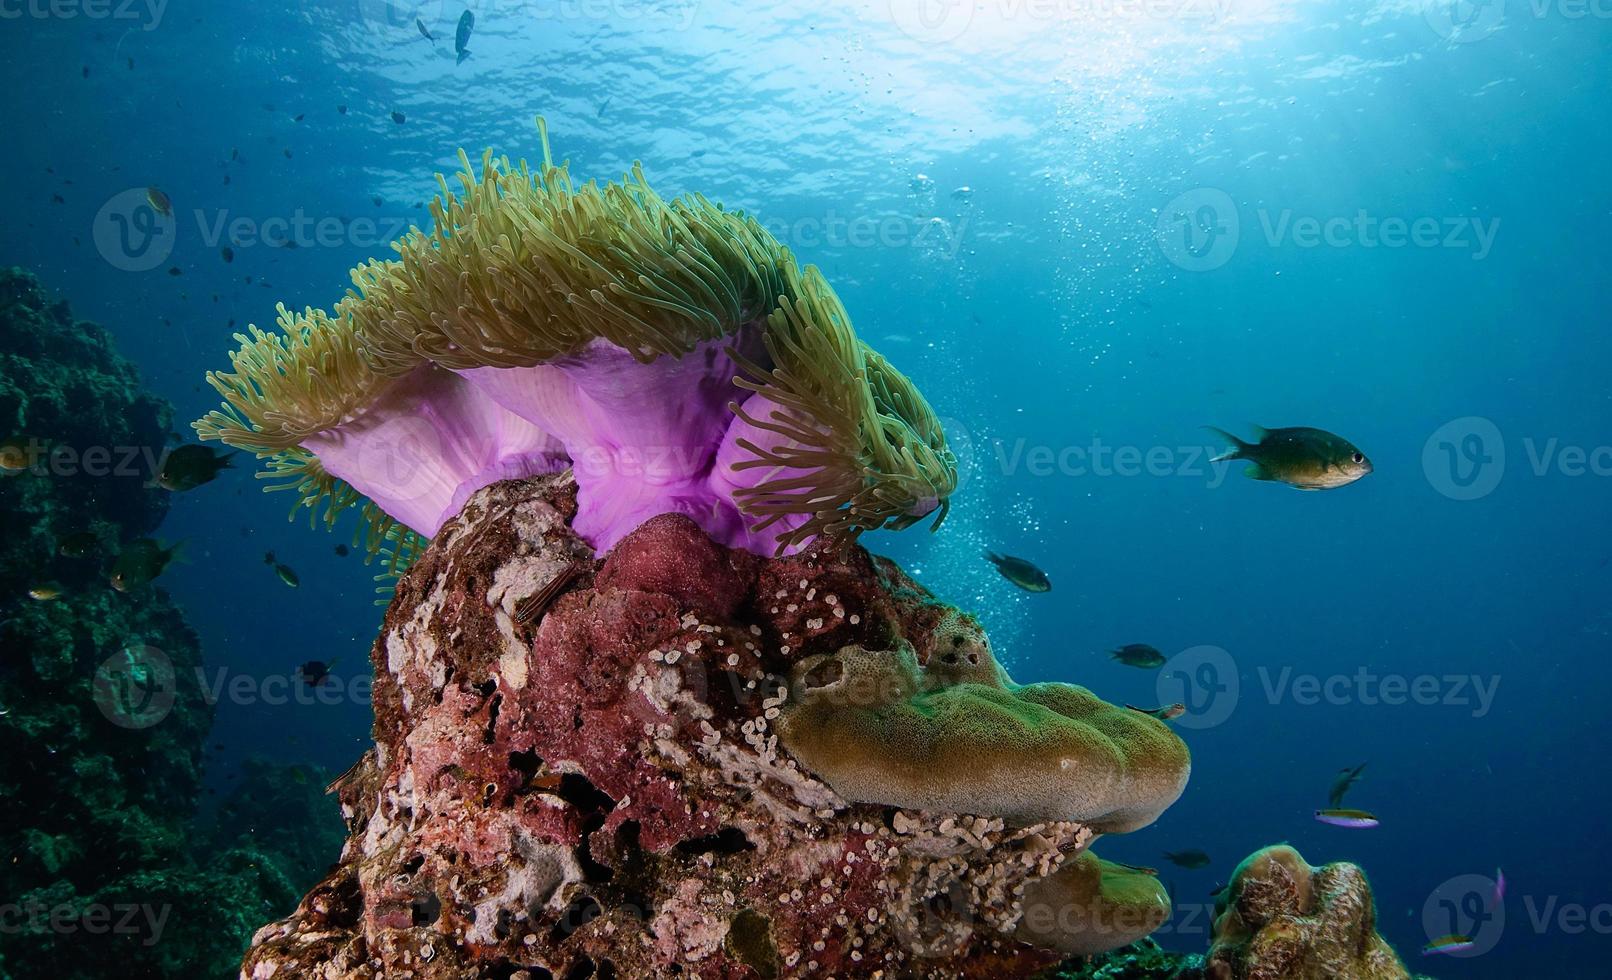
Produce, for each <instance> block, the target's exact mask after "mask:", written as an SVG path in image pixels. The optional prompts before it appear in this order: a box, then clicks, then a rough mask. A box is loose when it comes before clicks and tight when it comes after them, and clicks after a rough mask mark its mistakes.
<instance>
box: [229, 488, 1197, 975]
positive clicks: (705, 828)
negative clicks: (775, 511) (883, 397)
mask: <svg viewBox="0 0 1612 980" xmlns="http://www.w3.org/2000/svg"><path fill="white" fill-rule="evenodd" d="M574 508H575V503H574V484H572V483H571V482H570V481H569V478H568V477H564V476H559V477H543V478H537V479H533V480H529V481H523V482H508V483H501V484H496V485H494V486H492V487H489V488H487V489H485V490H483V491H481V492H480V493H478V494H477V495H475V496H474V497H472V498H471V500H470V501H469V503H468V504H467V505H466V507H465V509H464V510H463V512H462V513H461V514H460V515H459V516H458V517H456V518H454V519H452V520H450V521H449V522H448V523H447V524H446V525H445V526H444V528H443V529H442V531H441V532H440V533H439V534H438V536H437V537H436V538H435V539H434V540H433V542H432V544H431V546H430V548H429V549H428V550H427V551H426V553H425V554H424V555H423V557H422V558H421V559H420V561H419V562H418V563H417V564H416V565H415V566H414V567H413V568H412V569H411V570H410V571H409V572H408V573H407V574H406V575H405V576H404V578H403V579H402V581H401V582H400V583H399V587H398V591H397V596H396V598H395V599H394V601H393V602H392V604H391V607H390V609H389V610H388V612H387V615H386V620H385V624H384V626H383V628H382V632H381V636H380V638H379V640H378V641H377V643H376V646H375V649H374V653H373V659H374V666H375V674H376V678H377V680H376V686H375V698H374V704H375V713H376V720H375V742H376V746H375V748H374V749H373V750H372V751H371V752H370V753H369V754H367V755H366V756H365V757H364V758H363V759H362V760H361V761H360V763H359V764H358V765H357V766H356V767H355V768H354V770H353V771H352V772H351V773H350V774H349V775H348V776H346V777H344V778H343V779H342V780H340V781H339V784H340V789H339V792H340V796H341V800H342V804H343V812H344V814H345V815H346V817H347V820H348V825H349V828H350V836H349V838H348V841H347V845H346V849H345V850H344V852H343V856H342V862H341V864H340V866H339V867H338V868H337V869H336V870H335V871H333V872H332V873H331V874H330V876H329V877H327V878H326V879H325V880H324V881H323V882H322V883H321V884H320V885H318V886H317V887H316V888H315V889H314V890H313V891H312V892H310V893H309V894H308V895H307V896H306V897H305V898H304V899H303V901H302V903H301V905H300V906H299V907H298V908H297V911H296V913H295V914H294V915H292V916H291V917H289V918H287V919H285V920H283V921H280V922H276V923H273V924H271V925H269V926H267V927H265V928H264V929H263V930H262V931H261V932H259V933H258V935H257V937H256V938H255V940H254V944H253V948H252V949H251V950H250V951H249V952H248V954H247V957H246V962H245V964H244V966H243V971H242V972H243V975H244V976H246V977H250V978H269V977H286V976H295V977H322V978H328V980H334V978H372V977H388V978H466V980H468V978H500V980H504V978H522V980H539V978H542V980H547V978H567V980H581V978H586V977H601V978H609V977H618V978H624V980H627V978H655V980H660V978H665V977H676V976H683V977H698V978H711V980H716V978H732V980H738V978H771V977H796V976H800V977H807V976H821V977H842V978H850V977H945V978H947V980H955V978H959V977H976V978H986V977H990V978H1012V977H1029V976H1033V975H1035V974H1037V973H1039V972H1041V971H1043V970H1046V969H1048V968H1050V967H1052V966H1054V965H1056V963H1057V962H1058V960H1059V959H1060V956H1059V954H1058V953H1056V952H1053V951H1051V950H1049V949H1047V948H1045V947H1043V946H1038V945H1032V944H1031V943H1028V942H1025V941H1023V940H1022V937H1018V936H1016V933H1017V932H1018V930H1019V929H1020V925H1021V920H1022V919H1023V917H1024V914H1025V912H1026V905H1027V904H1028V900H1027V899H1026V898H1025V896H1026V889H1027V886H1029V885H1030V884H1032V883H1035V882H1043V881H1051V880H1054V879H1056V878H1057V877H1058V876H1059V874H1060V872H1061V871H1062V870H1063V869H1065V868H1066V867H1074V866H1075V865H1076V864H1077V863H1079V862H1077V859H1079V858H1084V857H1085V856H1086V852H1085V851H1084V848H1085V846H1086V844H1087V843H1088V842H1089V840H1090V839H1091V837H1092V833H1091V830H1090V829H1089V828H1088V827H1086V826H1083V825H1082V824H1079V823H1074V822H1059V821H1040V822H1030V823H1026V824H1023V825H1011V824H1008V823H1005V822H1004V821H1003V820H1002V819H1000V818H988V817H983V816H964V815H958V814H951V813H944V812H923V811H917V810H910V809H900V808H897V807H893V806H880V805H876V804H867V803H853V802H850V801H848V800H846V799H844V798H842V797H841V796H839V795H838V794H836V793H835V791H834V790H833V789H831V788H830V786H829V785H827V784H826V783H824V782H822V781H820V780H819V779H817V778H815V777H814V776H813V775H811V774H809V773H807V772H806V771H804V770H803V769H802V768H801V767H800V766H799V765H797V763H796V762H795V761H794V760H793V759H792V758H791V757H790V755H789V753H788V752H787V751H786V750H785V749H784V748H783V747H782V746H781V745H780V744H779V735H778V733H777V731H776V728H777V726H776V725H775V722H776V721H777V719H778V718H779V716H780V713H781V711H782V710H784V706H785V702H786V701H787V700H788V699H789V694H788V691H787V689H786V686H785V683H784V681H783V678H786V677H789V676H790V674H791V671H792V670H793V669H794V668H795V667H797V666H799V665H801V664H802V663H807V664H810V663H812V662H813V661H812V659H811V658H814V657H820V656H821V655H824V654H832V653H835V652H836V651H841V650H844V649H847V648H856V649H859V650H864V651H881V650H895V649H897V648H899V649H900V650H902V651H908V652H906V653H903V654H902V656H904V657H907V656H909V653H910V658H911V659H912V660H914V661H915V662H916V663H917V664H919V665H921V669H922V670H925V671H930V672H935V671H939V672H946V671H952V672H954V673H959V674H961V675H969V676H973V675H976V674H977V675H979V676H980V677H982V678H983V677H987V676H989V677H991V678H994V677H995V676H996V675H995V674H994V673H992V672H993V671H994V670H995V665H994V660H993V659H992V658H991V656H990V653H989V644H988V642H987V641H986V639H985V636H984V634H983V632H982V631H981V630H980V628H979V626H978V624H977V623H976V622H974V620H973V619H972V618H971V617H968V616H966V615H963V614H961V613H959V612H958V611H957V610H956V609H954V608H953V607H951V606H948V605H945V604H944V603H941V602H938V601H936V600H935V599H934V598H933V597H931V596H930V595H929V594H928V593H927V592H925V591H924V590H923V589H922V588H921V587H920V586H918V585H917V584H916V583H914V582H913V581H912V580H910V579H909V578H907V577H906V576H905V575H904V574H903V573H902V572H901V571H900V570H899V569H898V568H897V567H896V566H895V565H893V564H892V563H889V562H887V561H884V560H882V559H878V558H875V557H873V556H871V555H869V554H868V553H867V552H866V551H865V550H863V549H862V548H861V547H859V546H856V545H841V546H838V547H835V548H831V549H829V550H823V551H812V552H808V553H806V554H803V555H800V556H796V557H789V558H780V559H762V558H758V557H756V556H754V555H751V554H749V553H746V552H742V551H730V550H728V549H726V548H723V547H721V546H719V545H717V544H715V543H714V542H712V541H711V540H710V538H708V537H707V536H706V535H705V534H704V532H702V531H700V530H699V528H698V527H697V526H696V525H695V524H694V523H693V522H692V521H690V520H688V519H687V518H684V517H681V516H678V515H663V516H661V517H656V518H653V519H651V520H650V521H648V522H647V523H645V524H644V525H643V526H641V527H640V528H639V529H638V530H637V531H635V532H633V533H632V534H631V535H629V536H628V537H627V538H625V539H624V540H623V541H622V542H621V543H620V544H619V545H618V546H617V547H616V549H615V550H614V551H613V552H612V553H611V554H610V555H609V556H608V557H607V558H605V559H604V560H598V559H595V557H594V556H593V555H592V553H591V552H590V551H589V549H588V548H587V546H586V545H585V544H584V543H583V542H582V541H581V540H580V539H579V538H577V537H576V536H575V535H574V534H573V533H572V532H571V530H570V527H569V526H568V525H569V521H570V518H571V517H572V516H573V514H574ZM555 582H561V583H564V584H565V586H566V587H565V588H562V589H560V590H559V594H558V595H557V596H552V595H551V593H553V592H554V591H555V590H554V589H553V588H551V587H550V586H551V583H555ZM875 699H876V695H875ZM1133 714H1134V713H1133ZM1138 717H1139V716H1138ZM1148 721H1151V719H1148ZM1118 723H1121V724H1130V722H1129V720H1128V719H1121V721H1120V722H1118ZM990 764H991V760H990V759H989V758H983V757H982V758H979V765H980V766H989V765H990ZM1183 778H1184V776H1183ZM1171 798H1172V799H1173V796H1171ZM1080 866H1081V867H1082V868H1083V869H1085V870H1090V869H1089V868H1086V866H1085V865H1084V864H1081V865H1080ZM1087 877H1089V878H1091V879H1092V881H1091V882H1089V883H1083V882H1084V879H1082V880H1081V881H1076V882H1074V883H1069V884H1065V885H1064V888H1063V891H1064V892H1067V893H1068V894H1071V895H1079V896H1081V900H1082V901H1084V902H1087V903H1089V904H1088V905H1087V906H1086V907H1083V908H1080V909H1077V910H1075V912H1076V916H1075V917H1076V918H1077V919H1080V917H1081V916H1093V917H1094V918H1091V919H1085V920H1082V921H1086V922H1091V921H1098V922H1099V924H1100V925H1101V927H1102V928H1103V929H1104V930H1110V929H1114V928H1115V926H1114V920H1115V919H1116V918H1126V917H1125V916H1115V915H1113V914H1112V912H1113V910H1112V909H1110V908H1109V907H1107V906H1105V905H1104V904H1103V903H1105V902H1107V901H1108V900H1109V897H1110V893H1111V891H1112V889H1110V888H1108V887H1106V883H1105V887H1103V888H1102V889H1099V888H1098V885H1097V883H1096V880H1095V879H1096V877H1097V876H1096V875H1088V876H1087ZM1122 891H1123V892H1124V894H1125V896H1126V899H1127V900H1128V901H1135V900H1137V899H1136V896H1137V895H1138V894H1140V895H1141V896H1142V898H1145V899H1147V900H1148V901H1150V902H1152V903H1153V904H1154V905H1157V903H1159V902H1164V900H1163V898H1162V893H1160V894H1159V896H1158V897H1157V898H1155V897H1154V896H1152V895H1151V894H1150V893H1149V892H1147V891H1146V890H1140V891H1139V890H1137V889H1134V888H1129V889H1122ZM1120 911H1121V912H1128V911H1131V910H1130V909H1129V908H1125V909H1121V910H1120ZM1162 911H1163V912H1164V913H1166V914H1167V912H1168V905H1167V903H1165V904H1164V905H1163V910H1162ZM1130 919H1131V923H1130V924H1131V927H1132V929H1133V930H1134V931H1132V932H1131V933H1130V934H1128V935H1126V934H1122V933H1121V932H1119V931H1112V932H1104V934H1103V938H1104V939H1105V941H1106V945H1105V946H1104V947H1103V948H1109V947H1112V946H1119V945H1123V944H1125V943H1126V942H1129V941H1131V940H1133V939H1135V938H1138V937H1139V936H1140V935H1141V934H1143V933H1145V932H1146V931H1147V929H1149V928H1152V925H1156V922H1157V919H1156V917H1155V913H1154V911H1153V909H1152V908H1151V907H1150V908H1149V909H1148V910H1147V914H1146V915H1145V916H1132V917H1130ZM1147 923H1152V925H1149V924H1147Z"/></svg>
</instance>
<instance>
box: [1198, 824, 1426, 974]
mask: <svg viewBox="0 0 1612 980" xmlns="http://www.w3.org/2000/svg"><path fill="white" fill-rule="evenodd" d="M1205 972H1206V973H1207V975H1208V976H1209V977H1210V978H1211V980H1405V978H1408V977H1409V976H1410V974H1409V973H1408V972H1406V970H1405V966H1404V964H1403V963H1401V962H1400V959H1399V957H1398V956H1397V955H1396V954H1395V953H1394V951H1393V949H1392V948H1391V947H1390V946H1389V945H1388V943H1386V942H1385V941H1384V940H1383V938H1382V937H1381V936H1379V935H1378V934H1377V911H1376V907H1375V906H1374V905H1373V903H1372V899H1371V886H1370V885H1369V884H1368V883H1367V881H1366V875H1365V872H1363V871H1361V870H1360V868H1359V867H1358V866H1356V865H1353V864H1346V863H1343V862H1338V863H1336V864H1328V865H1326V866H1324V867H1320V868H1312V867H1310V866H1309V864H1307V863H1305V861H1304V858H1303V857H1301V856H1300V855H1299V852H1298V851H1296V850H1294V849H1293V848H1291V847H1288V846H1287V845H1285V844H1279V845H1276V846H1274V847H1267V848H1264V849H1262V850H1259V851H1255V852H1254V853H1253V854H1252V855H1250V856H1249V857H1248V858H1247V859H1246V860H1244V861H1243V863H1242V864H1240V865H1238V866H1237V870H1236V871H1235V872H1233V873H1232V878H1231V883H1230V884H1229V885H1228V886H1227V887H1226V891H1225V893H1224V894H1223V895H1222V896H1221V898H1220V900H1219V901H1218V902H1217V903H1216V910H1215V924H1214V942H1213V945H1211V947H1210V949H1209V957H1208V961H1207V964H1206V968H1205Z"/></svg>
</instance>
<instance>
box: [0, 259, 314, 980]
mask: <svg viewBox="0 0 1612 980" xmlns="http://www.w3.org/2000/svg"><path fill="white" fill-rule="evenodd" d="M172 414H173V413H172V407H171V406H170V405H169V404H168V403H167V402H166V401H165V400H163V399H162V398H160V397H158V396H156V395H153V394H152V393H150V392H148V391H146V390H145V389H144V387H143V386H142V384H141V382H140V378H139V375H138V373H137V372H136V371H135V368H134V365H132V364H131V363H130V362H129V361H127V360H126V359H124V358H123V357H122V356H120V355H119V354H118V352H117V351H116V350H115V349H114V346H113V344H112V340H111V337H110V336H109V335H108V334H107V332H106V331H105V330H103V329H101V328H100V327H99V326H97V325H96V324H93V323H90V322H87V321H83V320H76V319H74V317H73V316H72V314H71V312H70V311H69V309H68V306H67V303H66V302H64V301H62V300H59V299H56V298H53V297H51V296H50V295H49V294H48V293H47V292H46V291H45V290H44V289H43V288H42V287H41V286H40V284H39V281H38V280H37V279H35V278H34V277H33V276H32V275H30V274H28V273H27V272H24V271H23V270H21V269H0V439H3V440H4V445H3V446H0V457H3V458H0V514H4V515H5V533H4V535H0V745H3V746H4V751H0V854H3V855H4V856H5V860H4V861H3V862H0V977H5V978H6V980H36V978H37V980H80V978H85V980H88V978H101V977H110V976H119V977H206V978H214V977H222V976H227V975H229V973H231V972H233V967H234V966H235V965H236V964H237V963H238V962H239V959H240V955H241V950H242V949H243V948H244V946H245V944H246V940H247V938H248V937H249V936H250V935H251V933H252V931H253V930H254V929H255V928H256V927H257V926H259V925H261V924H262V921H263V919H264V918H265V917H266V916H268V915H270V914H274V912H276V911H281V910H285V909H289V908H291V907H292V906H293V905H294V903H295V901H296V899H297V896H298V895H300V894H301V893H302V891H303V890H304V889H305V888H306V887H307V885H308V884H309V883H310V882H311V881H313V880H317V878H318V875H319V874H320V873H322V872H323V871H324V870H325V868H326V867H328V862H329V860H330V859H331V858H333V857H335V853H336V852H335V850H334V848H332V849H330V850H328V851H325V849H324V848H323V847H322V845H323V844H324V843H326V842H327V840H328V838H327V837H326V836H325V834H324V833H323V828H324V827H327V826H329V824H331V823H333V822H334V817H333V813H332V812H331V811H333V810H334V807H330V806H329V801H328V800H322V799H318V798H314V799H311V800H310V799H308V798H307V793H306V790H307V789H308V788H309V787H307V786H299V787H286V786H274V787H271V788H273V789H274V790H275V791H276V792H272V793H271V792H260V793H259V794H257V795H256V796H255V797H253V798H252V799H251V800H250V801H246V802H243V803H242V805H241V807H240V809H241V810H242V811H243V815H245V814H250V815H255V816H264V815H267V814H270V813H273V814H275V815H279V814H280V813H294V814H295V815H296V816H297V817H298V818H300V819H301V821H302V822H301V823H299V824H298V825H297V826H296V827H294V828H287V832H286V836H287V838H292V837H293V835H294V839H284V840H282V839H278V837H276V838H275V839H272V840H271V839H266V838H269V837H270V836H271V835H269V834H265V835H264V837H263V838H258V837H257V835H256V834H255V833H252V832H249V831H248V830H247V829H246V828H245V827H243V826H242V824H245V823H249V822H250V821H248V820H244V819H243V820H237V821H230V820H221V821H220V822H219V824H218V826H216V827H208V828H206V829H205V831H204V828H203V827H202V826H200V825H199V822H198V821H197V819H196V811H197V804H198V802H199V800H200V797H201V793H202V782H203V772H202V765H203V752H204V748H205V742H206V738H207V733H208V730H209V728H210V727H211V725H212V719H213V708H212V705H211V704H210V703H209V702H208V699H207V697H206V693H205V691H204V689H203V687H202V684H201V683H200V680H199V678H200V677H201V675H202V671H201V668H202V666H203V661H202V650H201V645H200V642H199V641H198V638H197V636H196V633H195V632H194V631H193V630H192V629H191V627H190V625H189V624H188V623H187V622H186V620H185V617H184V615H183V613H182V612H181V610H180V609H179V607H178V606H177V605H176V604H175V603H174V602H173V600H172V599H171V598H170V597H169V596H168V594H167V592H166V591H164V590H163V589H162V588H160V587H159V586H156V585H146V586H141V587H139V588H137V589H133V590H131V591H129V592H126V593H125V592H117V591H113V590H112V589H111V588H109V587H108V585H107V572H108V570H109V568H110V566H111V565H112V562H113V560H114V558H115V556H116V555H117V553H118V550H119V548H120V547H122V546H123V545H126V544H127V543H128V542H130V541H132V540H136V539H139V538H141V537H143V536H145V535H148V534H150V533H152V532H153V531H154V530H155V529H156V527H157V525H158V524H159V523H160V522H161V521H162V518H163V516H164V515H165V514H166V513H167V509H168V494H167V491H164V490H161V489H158V488H157V487H156V486H155V484H154V482H153V480H154V477H155V475H156V474H155V471H156V469H157V463H158V461H159V460H160V459H161V458H162V454H163V452H164V450H165V448H166V447H167V445H168V438H169V436H168V433H169V430H170V427H171V423H172ZM275 772H278V770H276V769H275V768H274V767H259V768H258V769H256V770H254V771H253V772H252V773H249V780H248V781H249V782H251V783H252V784H253V786H254V788H257V789H263V788H265V785H266V781H267V780H268V779H269V777H270V776H271V775H272V774H274V773H275ZM257 776H262V777H263V778H261V779H259V778H256V777H257ZM297 789H300V790H301V791H302V792H300V793H298V792H296V791H295V790H297ZM293 803H296V804H298V805H299V808H298V809H295V810H292V809H290V807H291V806H292V805H293ZM248 805H249V807H250V809H248ZM315 817H317V818H318V819H315ZM338 829H339V825H338Z"/></svg>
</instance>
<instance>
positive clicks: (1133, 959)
mask: <svg viewBox="0 0 1612 980" xmlns="http://www.w3.org/2000/svg"><path fill="white" fill-rule="evenodd" d="M1041 980H1206V978H1205V977H1204V973H1203V957H1202V956H1198V955H1196V954H1192V953H1171V952H1169V951H1167V950H1165V949H1163V948H1161V947H1160V946H1159V944H1158V943H1156V942H1154V941H1153V940H1151V939H1140V940H1137V941H1136V942H1134V943H1132V944H1130V945H1129V946H1126V947H1125V948H1124V949H1116V950H1114V951H1113V952H1111V953H1101V954H1099V955H1097V956H1093V957H1090V958H1089V959H1087V960H1086V961H1085V962H1082V963H1067V964H1064V965H1063V966H1061V967H1059V968H1058V969H1056V970H1053V971H1052V972H1050V973H1047V974H1046V975H1045V976H1044V977H1042V978H1041Z"/></svg>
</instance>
